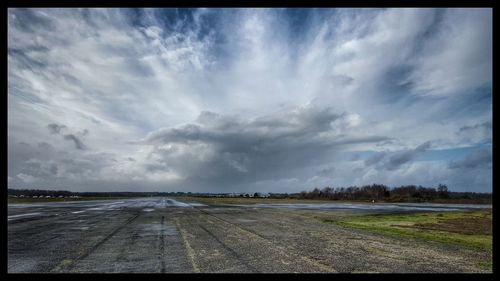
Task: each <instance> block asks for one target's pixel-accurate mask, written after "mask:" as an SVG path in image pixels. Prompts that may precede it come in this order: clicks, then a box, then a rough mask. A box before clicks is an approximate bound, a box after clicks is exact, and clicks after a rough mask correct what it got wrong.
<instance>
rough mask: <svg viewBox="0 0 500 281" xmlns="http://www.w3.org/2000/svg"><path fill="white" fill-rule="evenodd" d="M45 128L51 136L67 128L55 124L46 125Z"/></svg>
mask: <svg viewBox="0 0 500 281" xmlns="http://www.w3.org/2000/svg"><path fill="white" fill-rule="evenodd" d="M47 128H49V132H50V133H51V134H59V133H60V132H61V130H62V129H65V128H67V127H66V126H65V125H58V124H55V123H52V124H49V125H47Z"/></svg>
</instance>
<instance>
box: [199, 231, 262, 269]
mask: <svg viewBox="0 0 500 281" xmlns="http://www.w3.org/2000/svg"><path fill="white" fill-rule="evenodd" d="M198 226H199V227H200V228H201V229H203V230H205V231H206V232H207V233H208V234H209V235H210V236H211V237H212V238H214V239H215V241H217V242H218V243H219V244H221V245H222V247H223V248H224V249H225V250H226V251H228V252H229V253H231V254H232V255H233V256H234V257H236V258H237V260H238V261H240V262H241V263H243V264H244V265H245V266H246V267H247V268H249V269H250V270H252V272H257V273H258V272H260V271H259V270H258V269H257V268H255V267H253V266H252V265H250V264H249V263H248V262H246V261H245V259H244V258H243V256H241V255H240V254H238V253H237V252H236V251H235V250H233V249H232V248H231V247H229V246H228V245H227V244H226V243H224V242H222V241H221V240H220V239H219V238H218V237H217V236H216V235H215V234H213V233H212V232H211V231H210V230H208V229H207V228H206V227H204V226H203V225H201V224H200V225H198Z"/></svg>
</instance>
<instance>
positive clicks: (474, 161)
mask: <svg viewBox="0 0 500 281" xmlns="http://www.w3.org/2000/svg"><path fill="white" fill-rule="evenodd" d="M491 164H492V153H491V151H490V150H488V149H481V150H478V151H475V152H472V153H470V154H469V155H467V156H465V157H464V158H463V159H460V160H453V161H450V162H449V164H448V167H449V168H450V169H475V168H481V167H482V168H489V169H491Z"/></svg>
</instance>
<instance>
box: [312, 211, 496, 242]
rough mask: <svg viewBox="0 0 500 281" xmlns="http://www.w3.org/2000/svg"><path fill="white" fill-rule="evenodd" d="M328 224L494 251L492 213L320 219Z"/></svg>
mask: <svg viewBox="0 0 500 281" xmlns="http://www.w3.org/2000/svg"><path fill="white" fill-rule="evenodd" d="M320 220H321V221H323V222H325V223H335V224H337V225H341V226H343V227H350V228H356V229H363V230H368V231H372V232H376V233H381V234H385V235H392V236H398V237H405V238H415V239H420V240H426V241H434V242H440V243H445V244H450V245H457V246H462V247H467V248H474V249H479V250H488V251H491V250H492V234H491V228H492V214H491V210H488V211H473V212H458V211H457V212H442V213H417V214H394V215H359V216H350V217H341V218H328V217H327V218H320Z"/></svg>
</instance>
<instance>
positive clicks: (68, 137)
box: [64, 134, 86, 150]
mask: <svg viewBox="0 0 500 281" xmlns="http://www.w3.org/2000/svg"><path fill="white" fill-rule="evenodd" d="M64 139H65V140H70V141H73V143H74V144H75V147H76V149H80V150H84V149H85V148H86V147H85V145H84V144H83V142H82V141H81V140H80V139H79V138H78V137H77V136H75V135H73V134H68V135H64Z"/></svg>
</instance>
